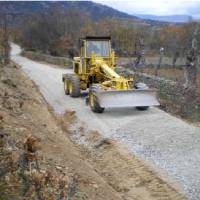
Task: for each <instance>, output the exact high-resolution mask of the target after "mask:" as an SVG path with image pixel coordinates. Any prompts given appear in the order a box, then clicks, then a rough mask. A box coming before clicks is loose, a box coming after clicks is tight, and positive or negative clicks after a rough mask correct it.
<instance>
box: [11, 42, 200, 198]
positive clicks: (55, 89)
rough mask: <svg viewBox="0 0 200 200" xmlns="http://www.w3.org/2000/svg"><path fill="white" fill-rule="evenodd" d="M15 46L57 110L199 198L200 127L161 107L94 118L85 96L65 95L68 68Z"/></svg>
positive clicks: (114, 111) (14, 52)
mask: <svg viewBox="0 0 200 200" xmlns="http://www.w3.org/2000/svg"><path fill="white" fill-rule="evenodd" d="M20 51H21V49H20V47H19V46H17V45H15V44H12V52H11V58H12V60H13V61H14V62H16V63H17V64H19V65H21V66H22V69H23V70H24V71H25V72H26V73H27V75H28V76H29V77H30V78H31V79H32V80H34V81H35V83H36V84H37V85H38V86H39V88H40V90H41V92H42V94H43V95H44V97H45V98H46V100H47V101H48V102H49V104H50V105H51V106H52V107H53V108H54V110H55V112H57V113H63V112H64V111H65V110H66V109H67V110H74V111H76V115H77V116H78V118H79V119H80V121H82V123H83V124H84V126H86V127H87V128H88V129H89V130H98V132H100V133H101V134H102V135H103V136H104V137H109V138H112V139H115V140H117V141H118V142H120V143H122V144H124V145H125V146H126V147H127V148H128V149H129V151H130V153H133V154H135V155H137V156H139V157H140V158H142V159H143V160H146V161H148V162H149V163H151V164H152V165H153V166H155V167H156V168H158V169H159V170H161V171H163V172H165V173H166V174H167V175H169V176H170V177H172V179H173V180H175V181H176V182H177V183H178V185H180V187H181V188H182V189H183V191H184V192H185V193H186V194H187V196H188V197H189V198H190V199H192V200H199V199H200V127H195V126H193V125H190V124H188V123H186V122H184V121H183V120H181V119H178V118H176V117H174V116H171V115H170V114H168V113H166V112H164V111H162V110H160V109H158V108H151V109H149V110H148V111H142V112H141V111H137V110H135V109H107V110H105V112H104V113H103V114H95V113H93V112H91V110H90V108H89V107H88V106H86V105H85V101H84V95H83V97H82V98H78V99H72V98H70V97H68V96H66V95H64V91H63V84H62V80H61V77H62V73H67V72H71V70H70V69H59V68H53V67H51V66H49V65H48V64H41V63H38V62H35V61H31V60H29V59H27V58H25V57H22V56H20V55H19V54H20Z"/></svg>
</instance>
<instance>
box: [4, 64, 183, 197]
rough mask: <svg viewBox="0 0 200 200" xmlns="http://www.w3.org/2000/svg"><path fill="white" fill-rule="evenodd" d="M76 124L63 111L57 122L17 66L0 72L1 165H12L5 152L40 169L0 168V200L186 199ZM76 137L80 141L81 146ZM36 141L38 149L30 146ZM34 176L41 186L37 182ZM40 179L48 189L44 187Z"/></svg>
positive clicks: (116, 147)
mask: <svg viewBox="0 0 200 200" xmlns="http://www.w3.org/2000/svg"><path fill="white" fill-rule="evenodd" d="M77 124H78V119H77V118H76V115H75V112H67V111H66V113H65V115H64V116H58V117H56V116H55V115H54V114H53V112H52V111H51V109H50V108H49V106H48V105H47V103H46V102H45V100H44V99H43V97H42V95H41V94H40V92H39V91H38V89H37V87H36V86H35V85H34V84H33V82H31V81H30V80H29V79H28V78H27V77H26V76H25V75H24V74H23V73H22V71H21V70H20V69H19V68H18V67H16V66H15V65H11V66H8V67H2V68H0V136H1V137H0V147H2V148H0V150H1V151H0V157H1V162H2V161H3V160H5V163H7V165H8V166H9V165H10V162H7V160H6V159H7V157H6V156H7V155H8V154H6V153H5V152H9V155H10V157H9V159H11V160H12V163H14V161H15V164H16V163H19V162H18V160H19V157H20V156H19V154H20V155H25V156H27V155H28V156H29V157H27V159H28V160H29V159H30V160H31V159H32V160H31V161H30V162H31V163H32V162H33V163H34V162H35V161H34V159H36V160H38V163H39V170H38V169H36V168H37V166H36V167H34V166H33V168H32V169H30V168H28V169H26V170H22V169H21V168H22V167H21V166H20V165H15V166H17V167H12V168H9V170H8V171H7V172H6V173H4V174H2V173H1V172H2V171H3V170H4V168H5V167H6V165H5V166H3V165H1V166H3V167H0V199H4V200H5V199H45V200H47V199H55V197H56V198H57V196H56V195H57V193H58V191H59V192H60V196H59V198H57V199H63V200H64V199H73V200H79V199H84V200H86V199H91V200H94V199H95V200H98V199H99V200H102V199H105V200H106V199H108V200H112V199H113V200H117V199H126V200H129V199H130V200H147V199H148V200H153V199H155V200H158V199H159V200H162V199H163V200H164V199H165V200H179V199H180V200H183V199H186V198H185V197H184V196H183V195H182V194H180V193H179V192H178V191H177V190H176V189H175V187H174V186H171V185H169V184H168V183H167V182H165V181H164V180H162V179H161V178H160V177H159V176H158V174H157V173H155V172H154V171H152V169H150V168H149V167H147V166H146V165H145V164H144V163H143V162H142V161H140V160H139V159H138V158H136V157H133V156H130V155H129V154H128V153H127V151H126V150H125V149H123V148H121V147H119V145H118V144H116V143H115V142H113V141H110V140H109V139H104V138H102V137H101V135H100V134H99V133H98V132H97V131H93V132H91V133H89V134H86V130H85V128H84V127H83V126H78V125H77ZM72 125H73V126H77V130H76V131H70V130H71V128H70V127H71V126H72ZM75 136H76V137H75ZM5 138H6V141H5ZM27 138H28V139H27ZM80 138H82V139H83V140H84V142H83V145H80ZM24 141H26V142H25V145H24ZM35 141H37V142H38V143H39V144H40V145H39V146H40V147H38V146H37V145H34V144H35ZM30 142H31V145H32V146H31V148H29V143H30ZM1 144H3V145H2V146H1ZM30 149H31V150H30ZM36 152H38V153H37V154H36ZM35 157H36V158H35ZM13 160H14V161H13ZM5 163H4V164H5ZM0 164H2V163H0ZM20 167H21V168H20ZM7 168H8V167H7ZM37 170H38V171H37ZM19 171H20V172H21V171H23V173H24V174H23V177H24V176H26V174H27V173H28V174H29V179H27V180H29V183H27V182H25V183H24V182H23V181H22V180H23V178H22V177H20V176H22V173H19ZM35 171H37V178H38V177H39V178H38V179H39V180H40V181H39V182H36V181H35V180H36V178H35ZM25 172H26V173H25ZM44 172H45V173H44ZM50 172H51V176H50V175H49V174H50ZM44 174H45V175H44ZM47 174H48V175H47ZM13 176H14V177H15V178H14V179H16V180H18V182H17V183H18V187H16V186H15V185H14V184H11V183H13ZM11 177H12V178H11ZM30 177H31V178H30ZM33 177H34V178H33ZM49 177H51V179H50V178H49ZM52 177H53V178H52ZM38 179H37V180H38ZM44 179H45V181H44V182H45V183H46V184H43V185H42V184H41V180H44ZM47 179H48V180H47ZM33 180H34V181H33ZM49 180H51V181H49ZM48 181H49V182H48ZM36 183H37V184H36ZM47 183H48V184H47ZM61 183H62V184H61ZM26 184H30V185H31V184H32V185H31V186H29V190H28V192H27V193H26V194H24V193H23V192H20V191H21V189H22V187H25V186H27V185H26ZM38 184H39V186H40V187H37V185H38ZM56 184H57V185H56ZM2 185H7V186H8V187H3V186H2ZM63 185H64V186H63ZM50 186H52V187H51V188H50ZM55 188H57V190H56V191H55ZM38 191H39V192H38ZM45 192H46V193H45ZM49 193H50V194H51V195H50V196H48V194H49ZM34 194H37V195H34ZM45 195H46V196H45ZM41 196H42V197H41ZM47 196H48V197H47ZM61 196H62V198H61Z"/></svg>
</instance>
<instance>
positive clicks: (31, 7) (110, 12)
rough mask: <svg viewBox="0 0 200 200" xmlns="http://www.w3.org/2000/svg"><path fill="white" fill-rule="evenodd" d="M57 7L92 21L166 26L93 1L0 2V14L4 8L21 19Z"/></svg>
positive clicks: (16, 20) (163, 23)
mask: <svg viewBox="0 0 200 200" xmlns="http://www.w3.org/2000/svg"><path fill="white" fill-rule="evenodd" d="M57 5H58V6H61V7H62V8H64V9H65V10H66V12H67V10H72V9H74V10H79V11H80V12H83V13H85V14H87V15H88V16H90V17H91V18H92V19H93V20H101V19H104V18H117V19H123V20H126V21H127V22H128V23H130V24H131V23H134V22H136V23H138V24H144V25H150V26H163V25H166V24H167V23H166V22H160V21H155V20H151V19H149V18H147V19H145V18H144V19H141V18H139V17H137V16H135V15H130V14H127V13H124V12H121V11H119V10H116V9H113V8H111V7H109V6H106V5H102V4H100V3H95V2H93V1H0V12H1V10H2V9H3V8H4V7H5V8H6V10H8V11H9V12H17V13H19V14H21V16H22V18H23V16H24V15H26V14H31V13H45V12H46V11H47V10H48V9H49V8H51V7H54V6H57ZM18 19H19V17H18V18H17V19H14V21H13V24H16V23H17V22H18Z"/></svg>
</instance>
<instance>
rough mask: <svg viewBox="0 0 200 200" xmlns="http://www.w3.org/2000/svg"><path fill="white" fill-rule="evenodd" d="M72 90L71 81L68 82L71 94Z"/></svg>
mask: <svg viewBox="0 0 200 200" xmlns="http://www.w3.org/2000/svg"><path fill="white" fill-rule="evenodd" d="M72 91H73V86H72V83H71V82H69V93H70V94H71V93H72Z"/></svg>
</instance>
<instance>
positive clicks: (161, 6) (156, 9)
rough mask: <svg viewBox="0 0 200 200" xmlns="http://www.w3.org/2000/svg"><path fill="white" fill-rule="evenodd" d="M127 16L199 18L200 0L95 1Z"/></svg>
mask: <svg viewBox="0 0 200 200" xmlns="http://www.w3.org/2000/svg"><path fill="white" fill-rule="evenodd" d="M95 2H99V3H102V4H104V5H108V6H111V7H113V8H116V9H118V10H120V11H123V12H127V13H129V14H135V13H136V14H153V15H182V14H183V15H191V16H193V17H195V18H200V0H125V1H123V0H114V1H113V0H110V1H109V0H95Z"/></svg>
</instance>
